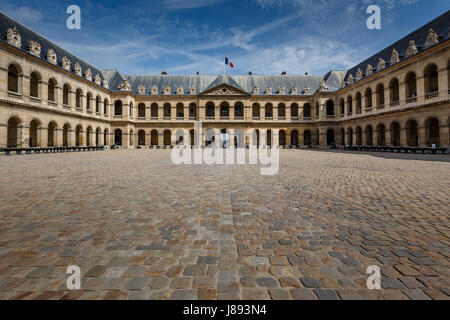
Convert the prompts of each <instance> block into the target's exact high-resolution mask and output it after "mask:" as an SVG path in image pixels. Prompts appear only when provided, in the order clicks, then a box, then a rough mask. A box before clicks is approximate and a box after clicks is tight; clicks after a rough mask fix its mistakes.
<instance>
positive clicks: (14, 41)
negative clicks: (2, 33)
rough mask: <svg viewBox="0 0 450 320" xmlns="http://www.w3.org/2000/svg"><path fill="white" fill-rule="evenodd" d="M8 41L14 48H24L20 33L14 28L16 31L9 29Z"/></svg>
mask: <svg viewBox="0 0 450 320" xmlns="http://www.w3.org/2000/svg"><path fill="white" fill-rule="evenodd" d="M6 40H7V41H8V43H9V44H11V45H13V46H14V47H17V48H21V47H22V38H21V36H20V34H19V31H17V29H16V28H15V27H14V29H11V28H9V29H8V31H7V34H6Z"/></svg>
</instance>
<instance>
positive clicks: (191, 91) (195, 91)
mask: <svg viewBox="0 0 450 320" xmlns="http://www.w3.org/2000/svg"><path fill="white" fill-rule="evenodd" d="M189 93H190V94H196V93H197V89H195V87H194V86H192V87H191V88H190V89H189Z"/></svg>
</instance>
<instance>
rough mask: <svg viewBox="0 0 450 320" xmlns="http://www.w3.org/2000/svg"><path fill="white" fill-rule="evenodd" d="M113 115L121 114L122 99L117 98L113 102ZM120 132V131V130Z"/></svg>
mask: <svg viewBox="0 0 450 320" xmlns="http://www.w3.org/2000/svg"><path fill="white" fill-rule="evenodd" d="M114 115H115V116H121V115H122V101H121V100H117V101H116V102H114ZM120 133H121V134H122V131H121V132H120Z"/></svg>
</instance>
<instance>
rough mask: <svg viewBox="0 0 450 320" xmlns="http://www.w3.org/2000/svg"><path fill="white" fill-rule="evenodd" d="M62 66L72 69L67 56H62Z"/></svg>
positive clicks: (68, 69)
mask: <svg viewBox="0 0 450 320" xmlns="http://www.w3.org/2000/svg"><path fill="white" fill-rule="evenodd" d="M62 67H63V68H64V69H65V70H67V71H70V60H69V59H68V58H67V57H63V58H62Z"/></svg>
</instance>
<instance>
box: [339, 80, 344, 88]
mask: <svg viewBox="0 0 450 320" xmlns="http://www.w3.org/2000/svg"><path fill="white" fill-rule="evenodd" d="M344 88H345V80H344V79H342V81H341V87H340V89H344Z"/></svg>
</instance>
